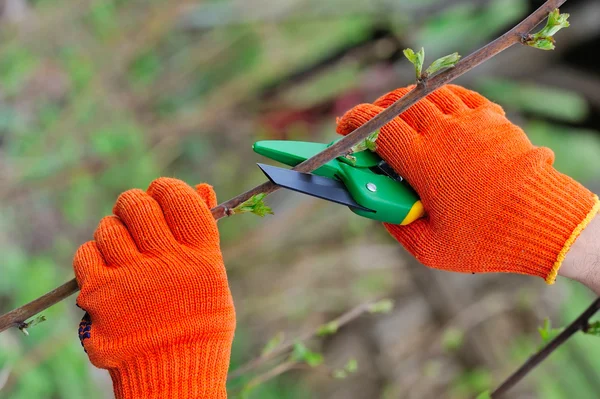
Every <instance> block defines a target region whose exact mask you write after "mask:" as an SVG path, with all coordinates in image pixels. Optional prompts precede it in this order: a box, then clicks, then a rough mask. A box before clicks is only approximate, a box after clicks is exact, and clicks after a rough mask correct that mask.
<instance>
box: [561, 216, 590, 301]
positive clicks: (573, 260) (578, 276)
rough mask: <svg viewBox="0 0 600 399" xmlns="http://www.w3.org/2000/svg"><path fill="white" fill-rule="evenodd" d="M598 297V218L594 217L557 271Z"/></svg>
mask: <svg viewBox="0 0 600 399" xmlns="http://www.w3.org/2000/svg"><path fill="white" fill-rule="evenodd" d="M558 274H559V275H560V276H562V277H567V278H570V279H572V280H575V281H578V282H580V283H582V284H583V285H585V286H587V287H588V288H590V289H591V290H592V291H594V292H595V293H596V294H598V295H600V217H599V216H598V215H596V216H595V217H594V218H593V220H592V221H591V222H590V223H589V225H588V226H587V227H586V228H585V229H584V230H583V231H582V232H581V235H580V236H579V237H578V238H577V240H576V241H575V242H574V243H573V245H572V247H571V250H570V251H569V252H568V253H567V256H566V257H565V260H564V262H563V265H562V266H561V268H560V269H559V271H558Z"/></svg>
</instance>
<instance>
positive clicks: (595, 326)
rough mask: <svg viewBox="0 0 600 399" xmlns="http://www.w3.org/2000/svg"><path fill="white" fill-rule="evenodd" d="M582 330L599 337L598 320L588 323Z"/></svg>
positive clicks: (599, 323)
mask: <svg viewBox="0 0 600 399" xmlns="http://www.w3.org/2000/svg"><path fill="white" fill-rule="evenodd" d="M583 331H584V332H585V333H586V334H588V335H594V336H596V337H600V321H595V322H593V323H590V325H589V326H588V327H587V328H586V329H585V330H583Z"/></svg>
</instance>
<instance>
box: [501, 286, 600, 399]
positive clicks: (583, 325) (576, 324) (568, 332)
mask: <svg viewBox="0 0 600 399" xmlns="http://www.w3.org/2000/svg"><path fill="white" fill-rule="evenodd" d="M598 310H600V298H597V299H596V300H595V301H594V302H593V303H592V304H591V305H590V306H589V307H588V308H587V309H586V310H585V311H584V312H583V313H582V314H581V315H580V316H579V317H578V318H577V319H575V321H573V322H572V323H571V324H569V325H568V326H567V327H566V328H565V329H564V330H563V332H561V333H560V334H559V335H558V336H557V337H556V338H554V339H553V340H552V341H550V342H549V343H548V345H546V346H545V347H543V348H542V349H540V350H539V351H538V352H537V353H536V354H535V355H533V356H531V357H530V358H529V359H528V360H527V361H526V362H525V363H523V365H522V366H521V367H519V369H518V370H517V371H515V372H514V373H513V374H512V375H511V376H510V377H508V378H507V379H506V380H505V381H504V382H503V383H502V384H500V386H499V387H498V388H496V390H495V391H494V392H492V395H491V396H492V398H494V399H498V398H501V397H502V396H503V395H504V394H506V392H507V391H508V390H509V389H511V388H512V387H513V386H515V385H516V384H517V383H518V382H519V381H521V380H522V379H523V378H524V377H525V376H526V375H527V374H529V373H530V372H531V371H532V370H533V369H534V368H536V367H537V366H538V365H539V364H540V363H541V362H542V361H543V360H544V359H546V358H547V357H548V356H549V355H550V354H551V353H552V352H554V351H555V350H556V349H558V347H559V346H561V345H562V344H564V343H565V342H566V341H567V340H568V339H569V338H571V337H572V336H573V335H574V334H575V333H576V332H578V331H586V330H587V328H588V326H589V321H590V318H591V317H592V316H593V315H595V314H596V313H597V312H598Z"/></svg>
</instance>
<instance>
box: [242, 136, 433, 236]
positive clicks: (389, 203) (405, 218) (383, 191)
mask: <svg viewBox="0 0 600 399" xmlns="http://www.w3.org/2000/svg"><path fill="white" fill-rule="evenodd" d="M331 144H332V143H330V144H323V143H311V142H304V141H287V140H265V141H258V142H256V143H254V146H253V148H254V151H255V152H257V153H258V154H261V155H263V156H265V157H267V158H270V159H273V160H275V161H278V162H281V163H283V164H286V165H289V166H296V165H298V164H299V163H301V162H303V161H305V160H307V159H308V158H311V157H312V156H314V155H316V154H318V153H319V152H321V151H323V150H324V149H326V148H327V147H328V146H330V145H331ZM352 156H353V157H354V158H353V159H352V160H349V159H348V158H344V157H339V158H336V159H334V160H331V161H329V162H327V163H326V164H324V165H323V166H321V167H319V168H318V169H316V170H314V171H313V172H312V173H313V174H315V175H318V176H323V177H328V178H330V179H336V180H340V181H342V183H344V185H345V186H346V188H347V189H348V192H349V193H350V195H351V196H352V198H353V199H354V200H355V201H356V202H357V203H358V204H359V205H361V206H363V207H365V208H368V209H371V210H373V211H374V212H369V211H364V210H360V209H356V208H352V207H351V208H350V209H351V210H352V212H354V213H356V214H358V215H360V216H363V217H366V218H369V219H374V220H379V221H382V222H387V223H392V224H403V225H406V224H409V223H411V222H413V221H415V220H417V219H418V218H420V217H422V216H423V214H424V211H423V205H422V204H421V201H420V200H419V197H418V196H417V194H416V193H415V191H414V190H413V189H412V188H411V187H410V186H409V185H408V183H406V181H397V180H394V179H392V178H390V177H388V176H387V175H384V174H380V173H376V172H375V171H376V170H377V166H378V165H379V164H380V162H381V158H380V157H379V156H378V155H377V154H376V153H374V152H371V151H369V150H365V151H360V152H356V153H353V154H352Z"/></svg>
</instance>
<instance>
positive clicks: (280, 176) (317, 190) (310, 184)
mask: <svg viewBox="0 0 600 399" xmlns="http://www.w3.org/2000/svg"><path fill="white" fill-rule="evenodd" d="M257 165H258V167H259V168H260V169H261V170H262V171H263V173H264V174H265V176H267V178H268V179H269V180H270V181H271V182H272V183H274V184H276V185H278V186H281V187H285V188H287V189H289V190H293V191H297V192H299V193H303V194H308V195H310V196H313V197H317V198H321V199H324V200H327V201H331V202H335V203H337V204H342V205H346V206H349V207H351V208H354V209H360V210H362V211H366V212H375V211H373V210H372V209H369V208H365V207H364V206H361V205H359V204H358V203H357V202H356V201H354V199H353V198H352V195H350V192H349V191H348V189H347V188H346V186H345V185H344V183H342V182H341V181H338V180H333V179H330V178H328V177H322V176H317V175H313V174H310V173H302V172H296V171H295V170H289V169H284V168H278V167H276V166H270V165H265V164H261V163H259V164H257Z"/></svg>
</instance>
